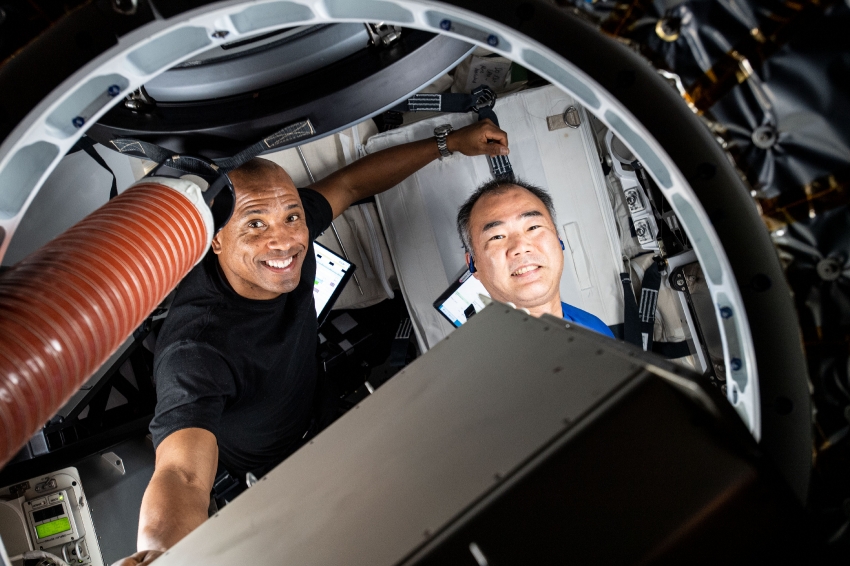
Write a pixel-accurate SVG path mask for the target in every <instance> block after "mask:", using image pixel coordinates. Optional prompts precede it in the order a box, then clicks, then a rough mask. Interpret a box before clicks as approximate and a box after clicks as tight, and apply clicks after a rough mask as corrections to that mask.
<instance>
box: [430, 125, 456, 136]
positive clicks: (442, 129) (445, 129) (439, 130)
mask: <svg viewBox="0 0 850 566" xmlns="http://www.w3.org/2000/svg"><path fill="white" fill-rule="evenodd" d="M451 131H452V127H451V126H450V125H449V124H441V125H439V126H437V127H436V128H434V135H435V136H439V135H441V134H448V133H449V132H451Z"/></svg>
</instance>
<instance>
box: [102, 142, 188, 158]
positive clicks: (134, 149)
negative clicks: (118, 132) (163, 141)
mask: <svg viewBox="0 0 850 566" xmlns="http://www.w3.org/2000/svg"><path fill="white" fill-rule="evenodd" d="M109 143H111V144H112V146H113V147H114V148H115V149H116V150H117V151H118V152H119V153H123V154H125V155H132V156H133V157H139V158H141V159H150V160H151V161H154V162H156V163H165V162H166V161H167V160H168V159H171V157H172V156H174V152H172V151H168V150H167V149H165V148H162V147H159V146H158V145H156V144H153V143H150V142H146V141H142V140H136V139H132V138H118V139H115V140H111V141H110V142H109Z"/></svg>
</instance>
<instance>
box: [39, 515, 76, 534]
mask: <svg viewBox="0 0 850 566" xmlns="http://www.w3.org/2000/svg"><path fill="white" fill-rule="evenodd" d="M70 530H71V521H69V520H68V517H62V518H61V519H56V520H55V521H50V522H49V523H44V524H41V525H36V527H35V532H36V533H37V534H38V538H46V537H51V536H53V535H58V534H59V533H64V532H65V531H70Z"/></svg>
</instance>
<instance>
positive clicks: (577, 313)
mask: <svg viewBox="0 0 850 566" xmlns="http://www.w3.org/2000/svg"><path fill="white" fill-rule="evenodd" d="M561 311H562V312H563V313H564V320H569V321H570V322H575V323H576V324H580V325H582V326H584V327H585V328H589V329H590V330H594V331H596V332H598V333H599V334H602V335H604V336H608V337H609V338H613V337H614V333H613V332H611V329H610V328H608V327H607V326H605V323H604V322H602V321H601V320H599V318H597V317H595V316H593V315H592V314H590V313H589V312H587V311H583V310H581V309H579V308H576V307H574V306H572V305H568V304H567V303H565V302H563V301H562V302H561Z"/></svg>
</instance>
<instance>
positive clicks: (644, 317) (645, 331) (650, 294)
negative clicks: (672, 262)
mask: <svg viewBox="0 0 850 566" xmlns="http://www.w3.org/2000/svg"><path fill="white" fill-rule="evenodd" d="M660 288H661V270H660V269H659V268H658V263H657V262H654V261H653V262H652V264H651V265H650V266H649V267H648V268H647V270H646V272H645V273H644V274H643V281H642V282H641V290H640V305H639V306H638V320H639V326H638V327H639V328H640V334H641V336H640V337H641V346H642V347H643V349H644V351H647V352H648V351H650V350H652V334H653V329H654V327H655V309H656V307H657V306H658V290H659V289H660Z"/></svg>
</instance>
